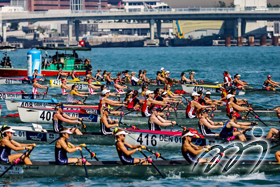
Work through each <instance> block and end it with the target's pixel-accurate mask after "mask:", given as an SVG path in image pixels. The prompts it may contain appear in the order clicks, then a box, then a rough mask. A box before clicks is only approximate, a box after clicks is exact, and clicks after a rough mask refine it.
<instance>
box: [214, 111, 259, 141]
mask: <svg viewBox="0 0 280 187" xmlns="http://www.w3.org/2000/svg"><path fill="white" fill-rule="evenodd" d="M238 117H239V115H238V114H237V113H236V112H231V113H230V114H229V121H227V122H226V123H225V125H224V127H223V128H222V130H221V132H220V138H223V139H227V138H231V137H233V136H234V137H236V136H238V138H239V140H240V141H247V139H246V137H245V133H244V132H242V131H234V128H239V129H244V130H248V129H250V125H257V123H254V122H250V123H249V122H237V119H238Z"/></svg>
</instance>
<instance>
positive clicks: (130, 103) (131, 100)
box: [127, 97, 136, 109]
mask: <svg viewBox="0 0 280 187" xmlns="http://www.w3.org/2000/svg"><path fill="white" fill-rule="evenodd" d="M135 98H136V97H133V98H131V99H130V100H129V102H128V104H127V108H128V109H132V108H133V107H134V102H133V100H134V99H135Z"/></svg>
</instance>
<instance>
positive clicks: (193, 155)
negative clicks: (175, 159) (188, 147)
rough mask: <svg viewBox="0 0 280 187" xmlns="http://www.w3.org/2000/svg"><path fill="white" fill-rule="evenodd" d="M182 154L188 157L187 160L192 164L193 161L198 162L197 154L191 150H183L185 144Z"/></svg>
mask: <svg viewBox="0 0 280 187" xmlns="http://www.w3.org/2000/svg"><path fill="white" fill-rule="evenodd" d="M181 151H182V155H183V157H184V158H185V159H186V161H188V162H189V163H190V164H193V163H197V162H198V158H197V157H196V155H195V154H193V153H191V152H189V151H186V152H184V150H183V146H182V149H181Z"/></svg>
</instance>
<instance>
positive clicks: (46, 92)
mask: <svg viewBox="0 0 280 187" xmlns="http://www.w3.org/2000/svg"><path fill="white" fill-rule="evenodd" d="M48 91H49V87H47V89H46V91H45V93H44V95H43V99H44V98H45V95H47V94H48Z"/></svg>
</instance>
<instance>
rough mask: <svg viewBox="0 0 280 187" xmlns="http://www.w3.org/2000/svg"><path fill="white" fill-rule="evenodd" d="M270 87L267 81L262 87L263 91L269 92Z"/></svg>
mask: <svg viewBox="0 0 280 187" xmlns="http://www.w3.org/2000/svg"><path fill="white" fill-rule="evenodd" d="M268 86H269V83H268V82H267V81H264V83H263V85H262V89H263V90H267V87H268Z"/></svg>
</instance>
